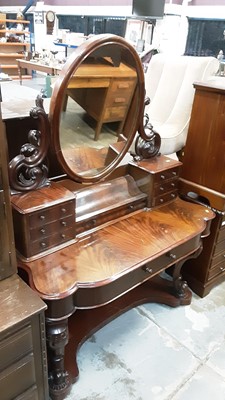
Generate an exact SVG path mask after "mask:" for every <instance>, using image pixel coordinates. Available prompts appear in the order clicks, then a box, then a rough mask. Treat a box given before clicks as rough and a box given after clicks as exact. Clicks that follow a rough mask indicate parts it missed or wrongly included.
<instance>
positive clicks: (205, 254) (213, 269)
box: [179, 83, 225, 297]
mask: <svg viewBox="0 0 225 400" xmlns="http://www.w3.org/2000/svg"><path fill="white" fill-rule="evenodd" d="M194 87H195V97H194V102H193V107H192V113H191V120H190V125H189V131H188V137H187V142H186V146H185V149H184V156H183V159H182V162H183V166H182V170H181V175H180V176H181V178H180V181H179V192H180V194H181V195H185V196H189V197H191V198H194V199H197V200H198V201H201V202H202V203H205V204H208V205H210V206H211V207H213V208H214V209H216V210H217V211H216V217H215V219H214V220H213V221H212V226H211V229H210V231H211V233H210V235H209V237H208V238H205V239H204V240H203V251H202V253H201V254H200V256H199V257H198V259H196V260H192V262H189V261H187V263H185V265H184V266H183V269H182V272H183V276H184V278H185V279H186V280H187V282H188V285H189V286H190V287H191V288H192V289H193V290H194V291H195V292H196V293H197V294H198V295H199V296H202V297H203V296H205V295H207V294H208V293H209V291H210V290H211V288H212V287H213V286H215V285H216V284H218V283H220V282H222V281H223V280H224V279H225V258H224V254H225V228H224V227H225V225H224V224H225V221H224V218H225V217H224V215H225V140H224V131H225V120H224V110H225V89H224V87H223V86H222V85H217V84H210V83H196V84H194ZM202 110H204V112H202ZM189 268H190V269H189Z"/></svg>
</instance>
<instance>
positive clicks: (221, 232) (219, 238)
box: [217, 226, 225, 243]
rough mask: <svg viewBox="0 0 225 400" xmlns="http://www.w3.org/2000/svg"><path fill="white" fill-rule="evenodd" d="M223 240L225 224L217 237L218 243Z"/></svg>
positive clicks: (224, 238)
mask: <svg viewBox="0 0 225 400" xmlns="http://www.w3.org/2000/svg"><path fill="white" fill-rule="evenodd" d="M221 240H225V226H224V227H223V228H222V229H220V231H219V234H218V237H217V243H218V242H221Z"/></svg>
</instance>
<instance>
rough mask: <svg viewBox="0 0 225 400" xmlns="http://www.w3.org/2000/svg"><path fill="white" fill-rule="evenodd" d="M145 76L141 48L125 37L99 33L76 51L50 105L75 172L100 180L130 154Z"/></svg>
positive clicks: (56, 135)
mask: <svg viewBox="0 0 225 400" xmlns="http://www.w3.org/2000/svg"><path fill="white" fill-rule="evenodd" d="M99 37H100V38H99ZM143 81H144V79H143V72H142V66H141V62H140V60H139V57H138V55H137V53H136V51H135V50H134V49H133V48H132V46H130V45H129V44H128V43H127V42H126V41H125V40H124V39H122V38H120V37H117V36H114V35H98V36H96V37H95V38H92V39H90V40H87V42H86V43H85V44H84V45H81V46H79V48H78V49H77V50H76V51H75V52H74V53H73V54H72V56H71V57H70V58H69V60H68V61H67V63H66V65H65V66H64V67H63V69H62V71H61V73H60V76H59V78H58V80H57V81H56V83H55V87H54V90H53V95H52V103H53V105H52V104H51V107H50V119H51V120H52V134H53V143H54V146H55V151H56V154H57V156H58V159H59V161H60V163H61V164H62V165H63V168H64V170H65V169H66V171H65V172H66V173H67V174H68V175H69V176H70V177H72V178H74V179H75V180H78V181H86V180H87V181H90V180H93V181H94V180H97V179H100V178H101V177H103V176H105V175H106V174H108V173H109V172H111V170H112V169H113V168H114V167H115V166H116V165H117V164H118V163H119V162H120V160H121V159H122V158H123V157H124V155H125V154H126V152H127V151H128V149H129V147H130V144H131V142H132V140H133V137H134V134H135V132H136V131H137V129H138V118H139V117H140V114H141V110H142V105H143V104H142V102H143V103H144V99H143V97H144V95H143V93H142V92H141V91H140V87H141V85H140V82H142V83H143ZM142 86H143V85H142ZM57 121H58V123H57Z"/></svg>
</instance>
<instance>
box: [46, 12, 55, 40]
mask: <svg viewBox="0 0 225 400" xmlns="http://www.w3.org/2000/svg"><path fill="white" fill-rule="evenodd" d="M54 23H55V13H54V11H47V13H46V25H47V35H52V33H53V29H54Z"/></svg>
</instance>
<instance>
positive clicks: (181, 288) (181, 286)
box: [172, 245, 202, 297]
mask: <svg viewBox="0 0 225 400" xmlns="http://www.w3.org/2000/svg"><path fill="white" fill-rule="evenodd" d="M201 251H202V245H201V246H200V247H199V248H198V250H196V252H195V253H194V254H191V255H190V256H188V257H185V258H184V259H182V260H180V261H178V262H177V263H175V264H174V266H173V273H172V276H173V288H174V290H175V295H176V296H178V297H185V296H186V294H187V290H188V285H187V282H186V281H183V279H182V275H181V268H182V266H183V264H184V263H185V261H187V260H188V259H191V258H196V257H198V256H199V254H200V253H201Z"/></svg>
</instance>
